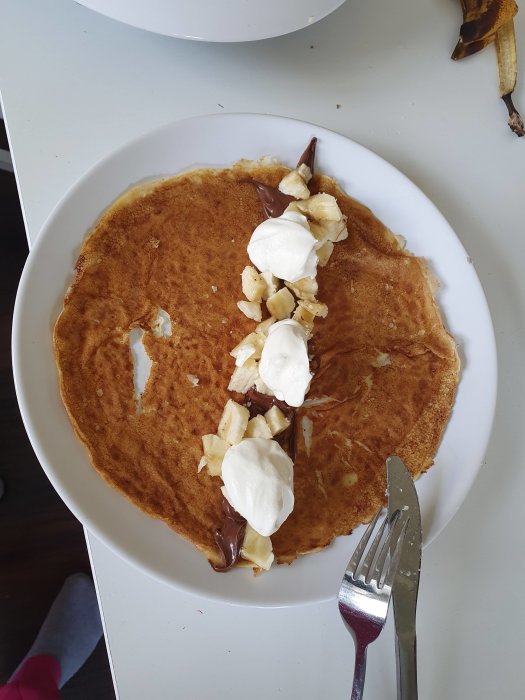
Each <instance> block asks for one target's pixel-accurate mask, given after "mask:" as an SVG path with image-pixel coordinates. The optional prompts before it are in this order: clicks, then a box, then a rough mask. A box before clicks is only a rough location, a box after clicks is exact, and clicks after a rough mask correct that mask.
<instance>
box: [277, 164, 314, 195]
mask: <svg viewBox="0 0 525 700" xmlns="http://www.w3.org/2000/svg"><path fill="white" fill-rule="evenodd" d="M279 190H280V191H281V192H283V193H284V194H289V195H290V196H291V197H295V198H296V199H308V198H309V197H310V190H309V189H308V187H307V186H306V183H305V181H304V180H303V178H302V177H301V174H300V173H299V172H298V171H297V170H291V171H290V172H289V173H288V174H287V175H285V176H284V177H283V179H282V180H281V182H280V183H279Z"/></svg>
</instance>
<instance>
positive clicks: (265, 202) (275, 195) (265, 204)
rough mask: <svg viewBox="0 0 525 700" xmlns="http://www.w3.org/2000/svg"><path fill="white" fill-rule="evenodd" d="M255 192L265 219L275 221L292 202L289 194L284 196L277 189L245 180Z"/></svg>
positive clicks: (292, 199)
mask: <svg viewBox="0 0 525 700" xmlns="http://www.w3.org/2000/svg"><path fill="white" fill-rule="evenodd" d="M246 182H249V183H250V184H251V185H253V186H254V187H255V189H256V190H257V194H258V195H259V200H260V202H261V204H262V208H263V211H264V215H265V217H266V218H267V219H275V218H276V217H277V216H281V214H283V213H284V210H285V209H286V207H287V206H288V205H289V204H290V202H293V201H294V199H295V198H294V197H292V196H291V195H289V194H284V193H283V192H281V191H280V190H278V189H277V187H271V186H270V185H265V184H264V183H263V182H259V181H258V180H247V181H246Z"/></svg>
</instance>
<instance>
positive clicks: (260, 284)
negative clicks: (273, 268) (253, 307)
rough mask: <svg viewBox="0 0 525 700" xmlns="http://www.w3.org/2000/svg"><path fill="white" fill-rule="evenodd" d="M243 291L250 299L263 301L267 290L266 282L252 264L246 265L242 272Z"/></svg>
mask: <svg viewBox="0 0 525 700" xmlns="http://www.w3.org/2000/svg"><path fill="white" fill-rule="evenodd" d="M241 280H242V293H243V294H244V296H245V297H246V298H247V299H248V301H261V299H262V298H263V294H264V293H265V292H266V282H265V281H264V279H263V278H262V277H261V275H260V274H259V273H258V272H257V270H256V269H255V268H254V267H252V266H251V265H246V267H245V268H244V270H243V271H242V273H241Z"/></svg>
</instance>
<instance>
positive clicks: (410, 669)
mask: <svg viewBox="0 0 525 700" xmlns="http://www.w3.org/2000/svg"><path fill="white" fill-rule="evenodd" d="M386 469H387V481H388V516H389V518H391V517H392V516H393V514H394V513H395V512H396V511H397V510H400V511H401V512H402V513H403V514H408V526H407V531H406V535H405V542H404V545H403V550H402V552H401V559H400V562H399V568H398V572H397V574H396V578H395V579H394V585H393V589H392V597H393V603H394V617H395V626H396V671H397V699H398V700H417V662H416V604H417V593H418V589H419V572H420V569H421V513H420V510H419V501H418V497H417V492H416V487H415V486H414V481H413V479H412V476H411V474H410V472H409V471H408V469H407V468H406V467H405V465H404V464H403V462H402V460H401V459H400V458H399V457H395V456H392V457H389V458H388V459H387V460H386ZM407 511H408V513H407Z"/></svg>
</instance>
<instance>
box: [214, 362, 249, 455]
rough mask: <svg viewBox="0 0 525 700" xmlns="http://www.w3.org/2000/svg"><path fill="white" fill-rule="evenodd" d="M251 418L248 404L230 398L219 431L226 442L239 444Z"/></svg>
mask: <svg viewBox="0 0 525 700" xmlns="http://www.w3.org/2000/svg"><path fill="white" fill-rule="evenodd" d="M240 369H242V367H241V368H240ZM249 420H250V412H249V411H248V409H247V408H246V406H241V405H240V404H238V403H237V402H236V401H234V400H233V399H229V400H228V401H227V403H226V406H225V407H224V411H223V413H222V417H221V420H220V422H219V427H218V429H217V433H218V435H219V437H220V438H221V439H222V440H224V441H225V442H227V443H229V444H230V445H237V443H239V442H240V441H241V440H242V438H243V435H244V433H245V432H246V428H247V426H248V421H249Z"/></svg>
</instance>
